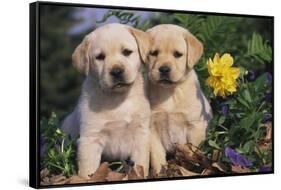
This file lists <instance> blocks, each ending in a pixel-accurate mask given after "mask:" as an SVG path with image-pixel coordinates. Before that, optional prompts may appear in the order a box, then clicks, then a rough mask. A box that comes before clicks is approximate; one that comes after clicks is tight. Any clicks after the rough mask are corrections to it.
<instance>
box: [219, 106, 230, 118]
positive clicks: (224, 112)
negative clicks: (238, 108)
mask: <svg viewBox="0 0 281 190" xmlns="http://www.w3.org/2000/svg"><path fill="white" fill-rule="evenodd" d="M221 112H222V114H223V115H224V116H227V115H228V112H229V107H228V105H222V107H221Z"/></svg>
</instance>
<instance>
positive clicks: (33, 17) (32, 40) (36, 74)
mask: <svg viewBox="0 0 281 190" xmlns="http://www.w3.org/2000/svg"><path fill="white" fill-rule="evenodd" d="M40 5H55V6H70V7H87V8H89V7H90V8H105V9H125V10H134V11H151V12H165V13H167V12H177V13H186V14H202V15H214V16H233V17H247V18H266V19H271V21H272V27H273V29H272V68H271V70H272V78H273V79H272V94H273V97H272V118H273V119H272V150H273V151H272V170H271V171H270V172H249V173H239V174H223V175H208V176H185V177H184V176H183V177H173V178H158V179H142V180H127V181H110V182H96V183H75V184H63V185H40V146H39V145H40V118H39V114H40V113H39V110H40V49H39V47H40V27H39V26H40ZM274 18H275V17H274V16H269V15H250V14H236V13H219V12H201V11H189V10H174V9H173V10H172V9H157V8H142V7H126V6H113V5H95V4H83V3H64V2H49V1H36V2H32V3H29V51H30V52H29V56H30V57H29V62H30V63H29V71H30V76H29V93H30V94H29V186H30V187H33V188H36V189H39V188H40V189H45V188H55V187H77V186H91V185H111V184H126V183H139V182H158V181H167V180H169V181H173V180H186V179H204V178H217V177H237V176H250V175H264V174H274V173H275V164H274V161H275V159H274V156H275V153H274V152H275V146H274V144H275V143H274V118H275V117H274V115H275V114H274V97H275V96H274V84H275V83H274V81H275V80H274V79H275V77H274V28H275V27H274Z"/></svg>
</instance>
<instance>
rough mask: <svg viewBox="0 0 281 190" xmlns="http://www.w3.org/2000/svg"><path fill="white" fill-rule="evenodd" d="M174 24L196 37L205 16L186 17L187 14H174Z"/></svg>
mask: <svg viewBox="0 0 281 190" xmlns="http://www.w3.org/2000/svg"><path fill="white" fill-rule="evenodd" d="M174 17H175V20H176V22H178V23H179V25H180V26H182V27H184V28H187V29H188V30H189V31H190V32H191V33H193V34H194V35H196V34H197V33H198V32H199V31H200V28H201V25H202V23H203V22H204V21H205V16H202V15H187V14H180V13H175V14H174Z"/></svg>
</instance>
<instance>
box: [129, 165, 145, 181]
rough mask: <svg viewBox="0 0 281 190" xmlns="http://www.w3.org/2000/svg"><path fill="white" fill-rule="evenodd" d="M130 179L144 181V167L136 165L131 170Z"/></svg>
mask: <svg viewBox="0 0 281 190" xmlns="http://www.w3.org/2000/svg"><path fill="white" fill-rule="evenodd" d="M128 179H129V180H130V179H144V172H143V167H142V166H140V165H135V166H133V167H130V168H129V171H128Z"/></svg>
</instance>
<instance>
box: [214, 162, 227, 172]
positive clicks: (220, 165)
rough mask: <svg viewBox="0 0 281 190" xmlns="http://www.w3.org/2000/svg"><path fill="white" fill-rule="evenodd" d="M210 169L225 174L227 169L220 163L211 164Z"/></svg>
mask: <svg viewBox="0 0 281 190" xmlns="http://www.w3.org/2000/svg"><path fill="white" fill-rule="evenodd" d="M212 167H214V168H216V169H218V170H219V171H221V172H223V173H225V172H226V171H227V167H226V166H225V165H223V164H222V163H220V162H214V163H212Z"/></svg>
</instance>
